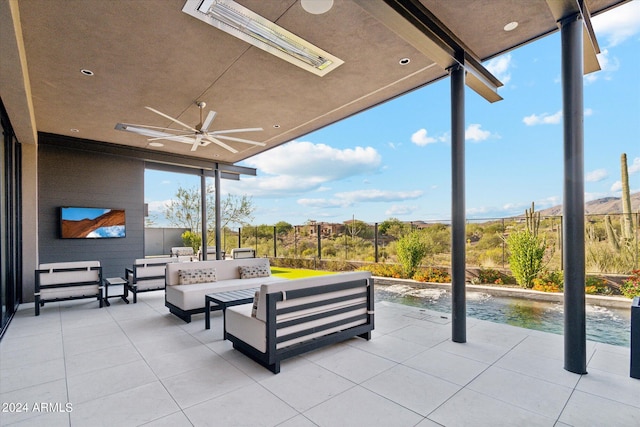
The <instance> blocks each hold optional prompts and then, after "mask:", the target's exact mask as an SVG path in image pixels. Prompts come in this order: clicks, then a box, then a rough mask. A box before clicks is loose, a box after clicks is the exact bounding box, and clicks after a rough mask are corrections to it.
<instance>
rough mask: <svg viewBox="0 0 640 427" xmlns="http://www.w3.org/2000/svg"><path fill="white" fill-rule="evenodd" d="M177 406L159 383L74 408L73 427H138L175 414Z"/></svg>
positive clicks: (72, 415)
mask: <svg viewBox="0 0 640 427" xmlns="http://www.w3.org/2000/svg"><path fill="white" fill-rule="evenodd" d="M178 409H179V408H178V405H176V403H175V401H174V400H173V399H172V398H171V396H170V395H169V394H168V393H167V391H166V390H165V388H164V387H163V386H162V384H160V383H159V382H158V381H156V382H153V383H150V384H145V385H143V386H140V387H136V388H130V389H128V390H125V391H122V392H120V393H115V394H111V395H109V396H105V397H102V398H100V399H95V400H91V401H88V402H84V403H80V404H78V405H73V411H72V412H71V414H70V415H71V425H73V426H74V427H84V426H87V427H96V426H105V427H110V426H118V427H126V426H138V425H141V424H145V423H147V422H150V421H153V420H159V419H161V418H163V417H165V416H167V415H169V414H172V413H175V412H176V411H178Z"/></svg>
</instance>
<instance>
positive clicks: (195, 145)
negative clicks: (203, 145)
mask: <svg viewBox="0 0 640 427" xmlns="http://www.w3.org/2000/svg"><path fill="white" fill-rule="evenodd" d="M201 140H202V135H196V137H195V138H194V140H193V145H192V146H191V151H196V150H197V149H198V145H200V141H201Z"/></svg>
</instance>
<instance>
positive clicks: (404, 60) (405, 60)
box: [398, 58, 411, 65]
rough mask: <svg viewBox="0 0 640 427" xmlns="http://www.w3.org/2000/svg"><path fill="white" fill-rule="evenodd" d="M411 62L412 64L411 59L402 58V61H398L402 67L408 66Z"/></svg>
mask: <svg viewBox="0 0 640 427" xmlns="http://www.w3.org/2000/svg"><path fill="white" fill-rule="evenodd" d="M409 62H411V59H409V58H402V59H401V60H400V61H398V63H399V64H400V65H407V64H408V63H409Z"/></svg>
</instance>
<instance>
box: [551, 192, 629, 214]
mask: <svg viewBox="0 0 640 427" xmlns="http://www.w3.org/2000/svg"><path fill="white" fill-rule="evenodd" d="M584 210H585V213H586V214H599V215H603V214H621V213H622V199H621V198H620V197H603V198H602V199H597V200H592V201H590V202H587V203H585V206H584ZM631 211H632V212H638V211H640V192H639V193H634V194H632V195H631ZM540 215H542V216H556V215H562V205H558V206H554V207H552V208H548V209H544V210H541V211H540Z"/></svg>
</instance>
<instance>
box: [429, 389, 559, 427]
mask: <svg viewBox="0 0 640 427" xmlns="http://www.w3.org/2000/svg"><path fill="white" fill-rule="evenodd" d="M428 418H429V419H430V420H432V421H435V422H437V423H438V424H440V425H443V426H447V427H458V426H460V427H466V426H474V427H485V426H486V427H502V426H504V427H513V426H527V427H534V426H541V427H552V426H553V425H554V423H555V418H547V417H544V416H542V415H539V414H536V413H534V412H530V411H527V410H525V409H522V408H519V407H517V406H513V405H510V404H508V403H506V402H504V401H501V400H498V399H494V398H492V397H489V396H486V395H484V394H482V393H478V392H475V391H472V390H468V389H463V390H461V391H460V392H458V393H457V394H456V395H455V396H453V397H452V398H451V399H449V400H448V401H447V402H445V403H444V404H443V405H442V406H441V407H439V408H438V409H436V410H435V411H434V412H433V413H431V414H430V415H429V417H428Z"/></svg>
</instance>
